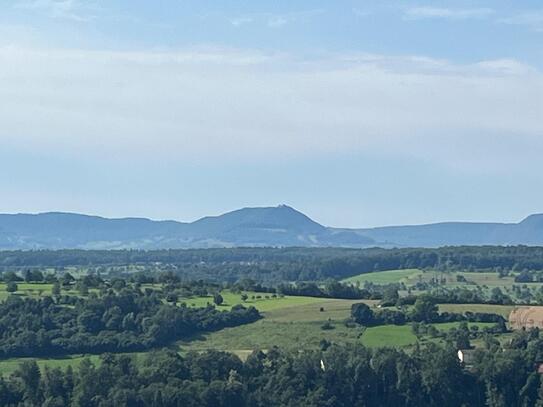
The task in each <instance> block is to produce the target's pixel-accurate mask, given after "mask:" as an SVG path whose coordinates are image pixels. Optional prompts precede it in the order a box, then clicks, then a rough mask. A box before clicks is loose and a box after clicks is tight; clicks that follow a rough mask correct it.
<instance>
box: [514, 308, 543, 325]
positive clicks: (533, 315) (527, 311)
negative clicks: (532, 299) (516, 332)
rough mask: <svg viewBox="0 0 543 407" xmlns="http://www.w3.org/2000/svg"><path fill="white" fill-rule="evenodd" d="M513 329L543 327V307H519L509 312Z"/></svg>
mask: <svg viewBox="0 0 543 407" xmlns="http://www.w3.org/2000/svg"><path fill="white" fill-rule="evenodd" d="M509 325H510V326H511V328H512V329H530V328H543V307H517V308H515V309H514V310H513V311H511V314H509Z"/></svg>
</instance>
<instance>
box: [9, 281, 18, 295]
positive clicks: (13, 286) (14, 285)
mask: <svg viewBox="0 0 543 407" xmlns="http://www.w3.org/2000/svg"><path fill="white" fill-rule="evenodd" d="M17 289H18V287H17V283H15V282H13V281H10V282H9V283H8V284H7V286H6V291H7V292H8V293H14V292H16V291H17Z"/></svg>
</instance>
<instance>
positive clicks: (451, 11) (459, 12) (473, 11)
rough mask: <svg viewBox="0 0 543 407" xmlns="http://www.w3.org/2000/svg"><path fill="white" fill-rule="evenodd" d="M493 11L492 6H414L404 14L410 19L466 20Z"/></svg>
mask: <svg viewBox="0 0 543 407" xmlns="http://www.w3.org/2000/svg"><path fill="white" fill-rule="evenodd" d="M493 13H494V10H493V9H491V8H441V7H412V8H408V9H406V10H405V14H404V16H405V17H406V18H409V19H424V18H442V19H450V20H466V19H474V18H484V17H488V16H490V15H492V14H493Z"/></svg>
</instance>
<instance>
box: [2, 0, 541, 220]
mask: <svg viewBox="0 0 543 407" xmlns="http://www.w3.org/2000/svg"><path fill="white" fill-rule="evenodd" d="M542 117H543V4H542V3H541V2H540V1H535V0H533V1H528V0H518V1H512V0H509V1H504V0H492V1H475V0H472V1H462V0H456V1H417V2H414V1H384V0H379V1H361V0H360V1H354V0H353V1H341V0H337V1H321V0H313V1H292V0H290V1H286V0H275V1H259V2H255V1H241V0H231V1H205V0H199V1H181V0H160V1H142V0H107V1H105V0H101V1H100V0H84V1H83V0H20V1H14V0H1V1H0V188H1V191H2V192H1V194H0V212H3V213H19V212H31V213H38V212H47V211H68V212H80V213H88V214H96V215H101V216H106V217H127V216H141V217H149V218H153V219H175V220H180V221H193V220H195V219H198V218H200V217H202V216H206V215H218V214H221V213H224V212H227V211H229V210H234V209H238V208H241V207H248V206H250V207H252V206H275V205H278V204H288V205H291V206H293V207H295V208H296V209H298V210H300V211H302V212H304V213H306V214H307V215H308V216H310V217H312V218H313V219H315V220H316V221H318V222H320V223H322V224H324V225H328V226H338V227H371V226H381V225H395V224H419V223H431V222H438V221H453V220H457V221H503V222H517V221H520V220H522V219H523V218H524V217H525V216H527V215H529V214H531V213H541V212H543V188H541V185H542V184H543V160H542V159H541V156H542V153H543V120H542Z"/></svg>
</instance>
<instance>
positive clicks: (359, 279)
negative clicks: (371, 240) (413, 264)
mask: <svg viewBox="0 0 543 407" xmlns="http://www.w3.org/2000/svg"><path fill="white" fill-rule="evenodd" d="M422 274H423V272H422V271H421V270H419V269H405V270H389V271H375V272H373V273H365V274H359V275H357V276H354V277H349V278H347V279H345V280H343V282H346V283H353V284H356V283H360V284H364V283H365V282H368V283H374V284H391V283H401V282H405V283H406V284H407V283H409V282H416V281H417V278H418V276H419V275H422Z"/></svg>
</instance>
